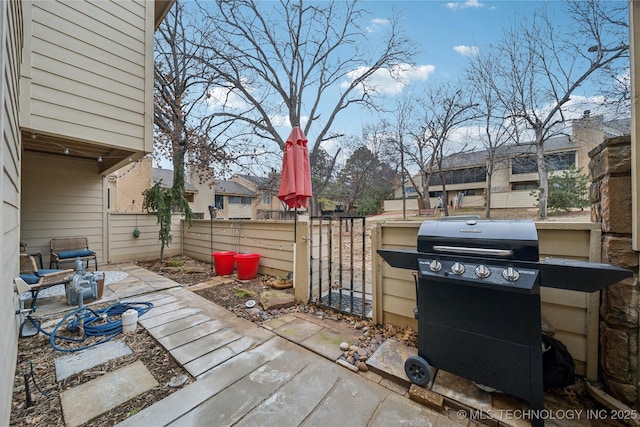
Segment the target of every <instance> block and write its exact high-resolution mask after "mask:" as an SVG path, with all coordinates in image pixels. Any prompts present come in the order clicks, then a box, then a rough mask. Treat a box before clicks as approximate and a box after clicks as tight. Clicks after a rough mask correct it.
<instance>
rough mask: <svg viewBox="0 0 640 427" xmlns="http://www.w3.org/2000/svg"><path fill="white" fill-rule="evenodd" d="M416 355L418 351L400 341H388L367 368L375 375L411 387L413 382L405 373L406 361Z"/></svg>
mask: <svg viewBox="0 0 640 427" xmlns="http://www.w3.org/2000/svg"><path fill="white" fill-rule="evenodd" d="M416 354H418V350H417V349H415V348H413V347H408V346H406V345H404V344H403V343H401V342H399V341H396V340H393V339H388V340H385V341H383V342H382V344H380V346H379V347H378V348H377V349H376V351H375V352H374V353H373V354H372V355H371V356H370V357H369V358H368V359H367V366H368V367H369V369H371V370H372V371H374V372H375V373H377V374H379V375H382V376H383V377H385V378H390V379H392V380H393V381H396V382H398V383H400V384H402V385H404V386H406V387H409V386H410V385H411V381H409V378H407V375H406V374H405V373H404V361H405V360H407V358H408V357H409V356H413V355H416Z"/></svg>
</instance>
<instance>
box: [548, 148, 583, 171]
mask: <svg viewBox="0 0 640 427" xmlns="http://www.w3.org/2000/svg"><path fill="white" fill-rule="evenodd" d="M544 158H545V160H546V162H547V170H550V171H562V170H566V169H569V168H570V167H571V166H573V165H575V164H576V153H575V151H570V152H568V153H553V154H549V155H548V156H545V157H544Z"/></svg>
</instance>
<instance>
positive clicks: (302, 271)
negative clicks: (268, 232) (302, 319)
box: [292, 215, 310, 304]
mask: <svg viewBox="0 0 640 427" xmlns="http://www.w3.org/2000/svg"><path fill="white" fill-rule="evenodd" d="M292 225H293V226H294V227H296V232H295V233H294V234H295V236H296V242H295V243H294V246H293V283H294V286H295V299H296V302H298V303H303V304H306V303H307V301H309V264H310V261H309V258H310V248H309V243H310V242H309V217H308V216H307V215H300V216H299V217H298V221H297V223H296V224H292Z"/></svg>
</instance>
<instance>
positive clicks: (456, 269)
mask: <svg viewBox="0 0 640 427" xmlns="http://www.w3.org/2000/svg"><path fill="white" fill-rule="evenodd" d="M451 272H452V273H453V274H456V275H458V276H460V275H462V274H464V264H460V263H459V262H454V263H453V265H452V266H451Z"/></svg>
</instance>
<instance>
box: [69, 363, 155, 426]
mask: <svg viewBox="0 0 640 427" xmlns="http://www.w3.org/2000/svg"><path fill="white" fill-rule="evenodd" d="M156 386H158V382H157V381H156V380H155V378H154V377H153V375H152V374H151V372H149V370H148V369H147V368H146V367H145V366H144V364H143V363H142V362H140V361H137V362H134V363H132V364H131V365H127V366H125V367H123V368H120V369H118V370H117V371H114V372H110V373H108V374H106V375H104V376H102V377H99V378H97V379H95V380H92V381H89V382H86V383H84V384H81V385H79V386H77V387H73V388H71V389H69V390H67V391H64V392H62V393H60V402H61V404H62V413H63V415H64V420H65V425H66V426H67V427H76V426H79V425H81V424H84V423H86V422H87V421H89V420H90V419H92V418H94V417H97V416H98V415H100V414H102V413H104V412H107V411H108V410H110V409H112V408H115V407H116V406H118V405H120V404H122V403H124V402H126V401H127V400H130V399H132V398H134V397H136V396H137V395H139V394H141V393H144V392H145V391H147V390H150V389H152V388H153V387H156Z"/></svg>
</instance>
